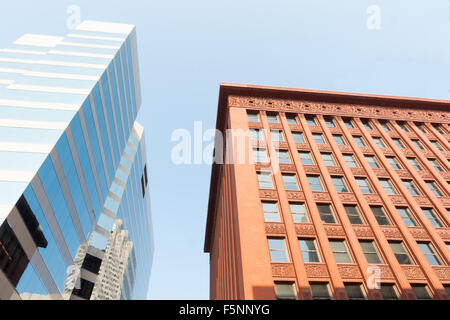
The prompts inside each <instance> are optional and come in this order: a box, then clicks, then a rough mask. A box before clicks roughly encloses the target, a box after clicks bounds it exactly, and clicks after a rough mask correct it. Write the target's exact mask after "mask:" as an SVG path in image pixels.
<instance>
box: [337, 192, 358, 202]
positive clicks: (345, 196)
mask: <svg viewBox="0 0 450 320" xmlns="http://www.w3.org/2000/svg"><path fill="white" fill-rule="evenodd" d="M339 199H340V200H341V202H346V203H347V202H356V197H355V195H354V194H353V193H339Z"/></svg>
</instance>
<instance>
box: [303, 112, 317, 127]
mask: <svg viewBox="0 0 450 320" xmlns="http://www.w3.org/2000/svg"><path fill="white" fill-rule="evenodd" d="M305 119H306V123H307V124H308V126H317V122H316V117H315V116H311V115H305Z"/></svg>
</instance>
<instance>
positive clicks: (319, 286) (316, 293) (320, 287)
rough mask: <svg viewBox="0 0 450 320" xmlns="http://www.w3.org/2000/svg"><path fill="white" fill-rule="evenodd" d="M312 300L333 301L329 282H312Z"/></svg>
mask: <svg viewBox="0 0 450 320" xmlns="http://www.w3.org/2000/svg"><path fill="white" fill-rule="evenodd" d="M309 285H310V287H311V294H312V298H313V299H316V300H329V299H331V293H330V288H329V286H328V283H327V282H310V284H309Z"/></svg>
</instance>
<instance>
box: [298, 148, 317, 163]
mask: <svg viewBox="0 0 450 320" xmlns="http://www.w3.org/2000/svg"><path fill="white" fill-rule="evenodd" d="M298 155H299V156H300V160H301V162H302V164H304V165H313V164H314V162H313V160H312V158H311V153H309V152H307V151H300V152H299V153H298Z"/></svg>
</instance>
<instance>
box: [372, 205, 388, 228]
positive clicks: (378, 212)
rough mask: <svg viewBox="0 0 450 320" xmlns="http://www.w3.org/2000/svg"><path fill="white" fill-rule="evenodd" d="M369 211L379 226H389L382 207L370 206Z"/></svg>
mask: <svg viewBox="0 0 450 320" xmlns="http://www.w3.org/2000/svg"><path fill="white" fill-rule="evenodd" d="M370 209H371V210H372V213H373V215H374V216H375V218H376V219H377V222H378V224H379V225H380V226H389V225H391V223H390V222H389V219H388V217H387V216H386V214H385V213H384V209H383V207H378V206H371V207H370Z"/></svg>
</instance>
